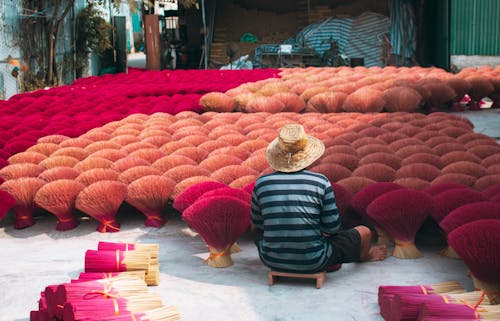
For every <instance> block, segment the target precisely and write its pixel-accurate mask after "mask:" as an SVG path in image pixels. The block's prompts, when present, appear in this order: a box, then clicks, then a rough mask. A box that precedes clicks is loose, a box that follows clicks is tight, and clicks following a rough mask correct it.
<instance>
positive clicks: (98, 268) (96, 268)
mask: <svg viewBox="0 0 500 321" xmlns="http://www.w3.org/2000/svg"><path fill="white" fill-rule="evenodd" d="M149 264H150V254H149V253H148V252H142V251H120V250H115V251H104V250H97V251H96V250H87V251H86V252H85V272H124V271H140V270H144V271H147V270H148V269H149Z"/></svg>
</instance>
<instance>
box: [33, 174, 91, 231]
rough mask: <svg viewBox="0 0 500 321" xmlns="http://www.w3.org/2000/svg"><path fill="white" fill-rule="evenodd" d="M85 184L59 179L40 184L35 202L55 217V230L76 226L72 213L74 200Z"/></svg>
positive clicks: (64, 229) (69, 228) (76, 221)
mask: <svg viewBox="0 0 500 321" xmlns="http://www.w3.org/2000/svg"><path fill="white" fill-rule="evenodd" d="M84 188H85V185H83V184H81V183H79V182H76V181H73V180H70V179H60V180H56V181H53V182H50V183H47V184H45V185H44V186H42V187H41V188H40V189H39V190H38V191H37V192H36V194H35V199H34V201H35V204H37V205H38V206H39V207H41V208H43V209H45V210H47V211H49V212H50V213H52V214H54V215H55V216H56V217H57V225H56V230H58V231H67V230H71V229H73V228H75V227H77V226H78V224H79V222H78V220H77V219H76V217H75V215H74V213H73V212H74V210H75V200H76V197H77V196H78V194H79V193H80V192H81V191H82V190H83V189H84Z"/></svg>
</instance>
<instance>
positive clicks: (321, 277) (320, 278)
mask: <svg viewBox="0 0 500 321" xmlns="http://www.w3.org/2000/svg"><path fill="white" fill-rule="evenodd" d="M278 277H287V278H298V279H316V288H317V289H321V287H322V286H323V283H324V282H325V281H326V272H318V273H312V274H305V273H287V272H278V271H270V272H269V273H268V275H267V278H268V282H269V285H270V286H272V285H273V284H274V282H275V281H276V279H277V278H278Z"/></svg>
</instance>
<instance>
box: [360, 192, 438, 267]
mask: <svg viewBox="0 0 500 321" xmlns="http://www.w3.org/2000/svg"><path fill="white" fill-rule="evenodd" d="M432 208H433V202H432V198H431V197H430V196H428V195H427V194H425V193H423V192H420V191H416V190H411V189H406V188H403V189H396V190H393V191H389V192H387V193H385V194H383V195H382V196H379V197H377V198H376V199H375V200H374V201H372V202H371V203H370V205H369V206H368V207H367V209H366V215H367V216H368V217H369V218H370V219H371V220H372V221H374V222H375V223H376V224H377V225H378V226H380V227H382V228H383V229H384V230H385V231H387V232H388V233H389V234H390V235H391V236H392V237H393V239H394V241H395V248H394V251H393V253H392V255H393V256H395V257H398V258H401V259H415V258H419V257H421V256H422V253H421V252H420V251H419V250H418V249H417V247H416V246H415V235H416V234H417V231H418V230H419V229H420V227H421V226H422V224H423V223H424V221H425V220H426V218H427V217H428V216H429V213H430V212H431V210H432Z"/></svg>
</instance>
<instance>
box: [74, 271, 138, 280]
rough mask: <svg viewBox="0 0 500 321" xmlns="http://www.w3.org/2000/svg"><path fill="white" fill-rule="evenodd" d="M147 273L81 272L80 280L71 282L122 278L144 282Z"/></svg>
mask: <svg viewBox="0 0 500 321" xmlns="http://www.w3.org/2000/svg"><path fill="white" fill-rule="evenodd" d="M145 276H146V271H126V272H81V273H80V275H79V276H78V280H71V282H78V281H81V282H86V281H92V280H100V279H110V278H120V277H135V278H138V279H141V280H144V277H145Z"/></svg>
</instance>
